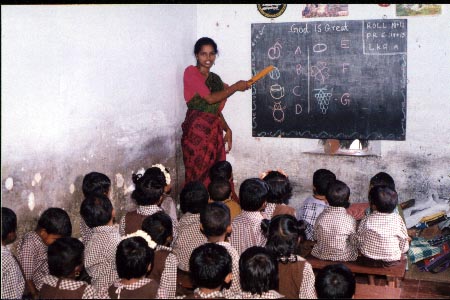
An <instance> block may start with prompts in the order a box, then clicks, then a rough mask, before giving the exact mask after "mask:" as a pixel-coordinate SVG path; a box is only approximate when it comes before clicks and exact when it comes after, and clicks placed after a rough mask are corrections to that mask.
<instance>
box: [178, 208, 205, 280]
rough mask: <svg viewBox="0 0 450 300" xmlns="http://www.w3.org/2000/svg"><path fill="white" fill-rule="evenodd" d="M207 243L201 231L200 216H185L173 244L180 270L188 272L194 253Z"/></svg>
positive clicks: (187, 214)
mask: <svg viewBox="0 0 450 300" xmlns="http://www.w3.org/2000/svg"><path fill="white" fill-rule="evenodd" d="M206 242H207V240H206V237H205V236H204V235H203V233H202V232H201V231H200V214H191V213H186V214H184V215H183V216H182V217H181V218H180V222H179V225H178V236H177V237H176V239H175V240H174V242H173V252H174V254H175V256H176V257H177V259H178V268H180V269H181V270H183V271H186V272H188V271H189V258H190V257H191V254H192V251H194V249H195V248H197V247H199V246H201V245H203V244H204V243H206Z"/></svg>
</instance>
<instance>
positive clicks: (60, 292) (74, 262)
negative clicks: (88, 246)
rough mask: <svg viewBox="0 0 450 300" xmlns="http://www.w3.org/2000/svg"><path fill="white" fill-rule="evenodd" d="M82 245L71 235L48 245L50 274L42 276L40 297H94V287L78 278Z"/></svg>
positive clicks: (81, 258) (81, 262)
mask: <svg viewBox="0 0 450 300" xmlns="http://www.w3.org/2000/svg"><path fill="white" fill-rule="evenodd" d="M83 252H84V245H83V243H82V242H81V241H79V240H78V239H76V238H72V237H63V238H60V239H57V240H56V241H55V242H54V243H53V244H51V245H50V246H48V253H47V257H48V269H49V271H50V275H47V276H45V277H44V278H43V280H42V282H43V285H42V288H41V290H40V293H39V298H40V299H96V298H97V297H96V294H95V289H94V288H93V287H92V286H91V285H89V284H87V282H84V281H81V280H78V278H77V277H78V276H79V275H80V272H81V271H82V270H83V268H84V266H83Z"/></svg>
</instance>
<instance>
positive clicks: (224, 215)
mask: <svg viewBox="0 0 450 300" xmlns="http://www.w3.org/2000/svg"><path fill="white" fill-rule="evenodd" d="M200 223H201V224H202V226H203V234H204V235H205V236H207V237H212V236H221V235H222V234H224V233H225V232H226V231H227V227H228V226H230V224H231V217H230V209H229V208H228V206H226V205H225V204H223V203H222V202H213V203H209V204H208V205H206V207H205V209H204V210H203V211H202V212H201V213H200Z"/></svg>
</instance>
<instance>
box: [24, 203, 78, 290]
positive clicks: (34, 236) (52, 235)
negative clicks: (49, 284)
mask: <svg viewBox="0 0 450 300" xmlns="http://www.w3.org/2000/svg"><path fill="white" fill-rule="evenodd" d="M71 235H72V223H71V222H70V217H69V215H68V214H67V212H66V211H64V210H63V209H61V208H57V207H50V208H48V209H46V210H45V211H44V212H43V213H42V215H41V216H40V217H39V220H38V224H37V226H36V229H35V230H33V231H30V232H27V233H26V234H25V235H24V236H23V237H22V240H21V241H20V243H19V245H18V247H17V253H18V255H17V259H18V260H19V263H20V265H21V266H22V270H23V273H24V277H25V282H26V288H27V290H28V292H29V293H30V294H31V296H32V297H34V298H35V297H37V296H38V292H39V290H40V289H41V286H42V279H43V278H44V276H46V275H48V274H49V270H48V263H47V248H48V246H49V245H51V244H52V243H53V242H54V241H56V240H57V239H59V238H61V237H67V236H71ZM25 293H27V292H25Z"/></svg>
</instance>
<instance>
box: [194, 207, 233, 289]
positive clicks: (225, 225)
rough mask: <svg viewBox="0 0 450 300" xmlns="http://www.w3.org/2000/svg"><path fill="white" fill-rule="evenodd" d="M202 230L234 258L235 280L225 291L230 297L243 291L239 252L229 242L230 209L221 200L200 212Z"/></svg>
mask: <svg viewBox="0 0 450 300" xmlns="http://www.w3.org/2000/svg"><path fill="white" fill-rule="evenodd" d="M200 222H201V230H202V232H203V234H204V235H205V236H206V238H207V239H208V243H215V244H218V245H221V246H223V247H225V249H227V251H228V254H230V256H231V259H232V273H233V278H234V280H232V281H231V286H230V288H229V289H226V290H225V291H224V293H225V295H226V296H227V297H228V298H230V297H232V296H233V295H237V294H239V293H240V292H241V287H240V285H239V280H238V278H239V254H238V252H237V251H236V249H234V248H233V247H232V246H231V244H230V243H229V242H228V236H229V235H230V233H231V218H230V209H229V208H228V207H227V206H226V205H225V204H223V203H221V202H213V203H210V204H208V205H207V206H206V208H205V210H204V211H202V212H201V213H200Z"/></svg>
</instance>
